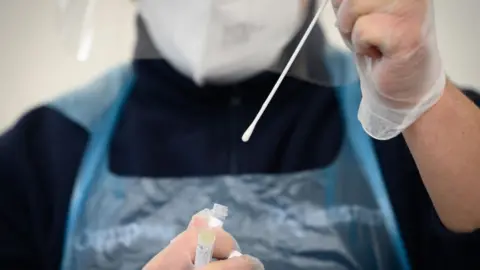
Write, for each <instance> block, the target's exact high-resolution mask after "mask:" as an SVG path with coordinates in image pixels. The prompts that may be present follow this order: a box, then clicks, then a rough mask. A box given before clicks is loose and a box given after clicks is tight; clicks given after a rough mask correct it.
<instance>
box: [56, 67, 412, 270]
mask: <svg viewBox="0 0 480 270" xmlns="http://www.w3.org/2000/svg"><path fill="white" fill-rule="evenodd" d="M118 78H120V79H118ZM110 79H111V80H120V81H116V82H114V83H112V84H105V85H110V87H117V86H118V85H121V89H110V90H112V91H115V90H118V95H116V98H115V99H114V100H113V102H111V104H110V106H109V107H108V109H107V110H106V111H104V112H103V113H102V115H101V116H100V117H99V118H98V121H96V123H95V125H93V127H92V130H91V140H90V143H89V145H88V147H87V150H86V155H85V157H84V159H83V162H82V165H81V167H80V171H79V174H78V176H77V180H76V183H75V186H74V191H73V195H72V199H71V203H70V211H69V215H68V220H67V227H66V234H65V243H64V252H63V260H62V269H63V270H77V269H82V270H83V269H112V270H113V269H115V270H122V269H125V270H127V269H128V270H131V269H141V268H142V266H143V265H144V264H145V263H147V262H148V261H149V260H150V259H151V258H152V257H153V256H154V255H155V254H156V253H158V252H159V251H160V250H162V249H163V248H164V247H166V246H167V245H168V244H169V242H170V240H171V239H173V238H174V237H175V235H177V234H178V233H180V232H181V231H183V230H184V229H185V228H186V226H187V224H188V222H189V220H190V218H191V215H192V214H194V213H196V212H197V211H199V210H201V209H203V208H206V207H210V206H211V205H212V203H214V202H218V203H221V204H224V205H227V206H228V207H229V212H230V216H229V217H228V219H227V223H226V225H225V227H226V229H227V230H228V231H229V232H230V233H232V234H233V235H234V236H235V238H236V239H237V241H238V243H239V244H240V246H241V247H242V250H243V252H245V253H248V254H251V255H253V256H255V257H258V258H260V259H261V260H262V262H263V263H264V264H265V267H266V269H267V270H268V269H272V270H273V269H274V270H283V269H285V270H300V269H302V270H307V269H367V270H374V269H382V270H384V269H388V270H393V269H410V268H409V264H408V260H407V255H406V252H405V249H404V246H403V242H402V239H401V237H400V233H399V229H398V226H397V223H396V220H395V217H394V214H393V211H392V208H391V205H390V202H389V199H388V194H387V192H386V188H385V186H384V183H383V179H382V174H381V172H380V168H379V165H378V163H377V160H376V157H375V153H374V150H373V147H372V142H371V140H370V139H369V138H368V137H367V135H366V134H365V133H364V132H363V130H362V128H361V126H360V124H359V122H358V120H357V117H356V114H357V110H358V106H359V103H360V91H359V89H358V84H353V85H350V86H346V87H341V88H338V89H337V92H338V97H339V99H340V100H341V106H342V111H343V114H344V123H345V126H346V130H347V132H346V134H347V135H346V136H347V138H346V139H345V140H344V144H343V146H342V148H341V152H340V153H339V155H338V158H337V159H336V161H335V162H334V163H333V164H332V165H331V166H330V167H328V168H323V169H317V170H311V171H303V172H298V173H291V174H285V175H268V174H258V175H240V176H231V175H227V176H217V177H192V178H182V179H179V178H159V179H153V178H144V177H124V176H118V175H115V174H113V173H112V172H110V171H109V170H108V162H109V160H108V154H107V153H108V148H109V141H110V139H111V137H112V133H113V131H114V128H115V126H116V123H117V120H118V118H119V113H120V111H121V109H122V105H123V104H124V102H125V100H126V99H127V97H128V96H129V92H130V90H131V88H132V85H133V83H134V76H133V75H132V74H131V72H127V73H125V75H122V76H120V77H119V76H118V74H117V76H111V77H110ZM239 140H240V138H239Z"/></svg>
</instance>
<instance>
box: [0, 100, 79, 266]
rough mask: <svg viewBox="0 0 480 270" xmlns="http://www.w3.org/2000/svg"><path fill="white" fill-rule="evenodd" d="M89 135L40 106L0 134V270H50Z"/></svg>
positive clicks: (58, 252)
mask: <svg viewBox="0 0 480 270" xmlns="http://www.w3.org/2000/svg"><path fill="white" fill-rule="evenodd" d="M87 139H88V135H87V133H86V131H85V130H83V129H82V128H81V127H80V126H79V125H77V124H75V123H74V122H72V121H70V120H69V119H68V118H66V117H64V116H63V115H62V114H61V113H59V112H57V111H55V110H52V109H49V108H46V107H41V108H38V109H35V110H33V111H31V112H29V113H28V114H26V115H25V116H24V117H23V118H22V119H20V120H19V121H18V122H17V124H16V125H15V126H14V127H13V128H12V129H10V130H9V131H7V132H6V133H5V134H3V135H1V136H0V269H55V268H58V264H59V261H60V258H61V250H62V245H63V234H64V225H65V219H66V213H67V212H68V205H69V201H70V194H71V190H72V188H73V183H74V180H75V176H76V173H77V169H78V165H79V163H80V160H81V156H82V154H83V151H84V147H85V144H86V141H87Z"/></svg>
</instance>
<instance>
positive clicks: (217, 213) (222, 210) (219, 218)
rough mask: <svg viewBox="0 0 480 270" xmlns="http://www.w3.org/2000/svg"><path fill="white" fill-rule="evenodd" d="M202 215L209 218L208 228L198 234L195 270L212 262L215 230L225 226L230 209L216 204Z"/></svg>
mask: <svg viewBox="0 0 480 270" xmlns="http://www.w3.org/2000/svg"><path fill="white" fill-rule="evenodd" d="M200 215H206V218H208V227H207V228H205V229H203V230H201V231H200V232H199V234H198V240H197V241H198V242H197V250H196V252H195V268H196V269H198V268H201V267H204V266H206V265H207V264H208V263H210V261H211V260H212V255H213V246H214V244H215V232H214V231H213V229H214V228H220V227H222V226H223V223H224V222H225V219H226V218H227V216H228V207H226V206H223V205H220V204H214V205H213V208H212V209H205V210H204V211H202V212H201V213H200Z"/></svg>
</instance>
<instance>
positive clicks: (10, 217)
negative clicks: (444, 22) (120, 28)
mask: <svg viewBox="0 0 480 270" xmlns="http://www.w3.org/2000/svg"><path fill="white" fill-rule="evenodd" d="M71 2H72V1H71ZM332 3H333V7H334V9H335V12H336V15H337V27H338V29H339V31H340V33H341V34H342V36H343V38H344V40H345V42H346V44H347V45H348V46H349V48H350V49H351V50H352V52H353V53H352V54H351V55H349V54H346V53H343V52H340V51H338V50H336V49H334V47H332V46H330V45H329V44H328V43H327V42H325V39H324V37H323V35H322V31H321V29H320V27H319V26H318V25H317V26H315V27H314V29H313V31H312V32H311V34H310V36H309V37H308V39H307V41H306V43H305V44H304V46H303V48H302V50H301V51H300V53H299V55H298V57H297V58H296V60H295V62H294V64H293V66H292V67H291V69H290V70H289V72H288V74H287V76H286V77H285V79H284V80H283V81H282V83H281V85H280V87H279V89H278V91H277V92H276V94H275V96H274V97H273V99H272V100H271V102H270V105H269V106H268V108H266V110H265V112H264V114H263V116H262V117H261V118H260V120H259V121H258V123H257V125H256V128H255V130H254V131H253V133H252V136H251V137H250V138H249V140H248V142H246V143H244V142H242V140H241V138H242V134H243V132H244V131H245V130H246V129H247V128H248V127H249V126H250V123H251V122H252V120H253V119H254V118H255V116H256V114H257V112H258V111H259V109H260V108H261V107H262V104H263V102H264V101H265V99H266V98H267V96H268V95H269V93H270V91H271V90H272V88H273V86H274V85H275V84H276V83H277V81H278V79H279V77H280V74H281V72H282V70H283V69H284V68H285V66H286V64H287V62H288V60H289V59H290V57H291V56H292V54H293V52H294V51H295V48H296V47H297V45H298V44H299V43H300V40H301V38H302V36H303V34H304V33H305V32H306V30H307V29H308V26H309V25H310V22H311V21H314V20H315V19H316V18H315V16H316V15H317V14H318V12H317V11H318V10H319V8H320V6H321V5H322V3H321V1H319V2H318V3H317V2H316V1H301V0H237V1H226V0H224V1H223V0H218V1H209V0H140V1H138V14H139V16H138V20H137V23H138V25H137V30H138V39H137V49H136V52H135V57H134V60H132V62H131V63H128V64H125V65H122V66H120V67H116V68H114V69H112V70H111V71H109V72H108V73H107V74H104V75H100V76H99V77H98V78H97V79H96V80H94V81H92V82H90V83H88V84H85V85H84V86H81V87H79V88H78V89H75V90H74V91H72V92H71V93H70V94H68V95H66V96H64V97H62V98H59V99H58V100H55V101H53V102H51V103H49V104H45V105H43V106H39V107H37V108H35V109H33V110H32V111H30V112H28V113H27V114H26V115H25V116H23V117H22V118H21V119H20V120H19V121H18V122H17V123H16V125H14V126H13V127H12V128H11V129H9V130H8V131H7V132H6V133H5V134H3V135H2V137H1V138H0V269H69V270H70V269H72V270H73V269H116V270H119V269H141V268H142V267H144V266H145V265H146V264H147V263H148V262H149V261H151V260H152V258H154V256H155V255H156V254H157V253H159V252H163V251H162V250H164V251H165V250H167V252H168V250H172V246H171V245H169V244H170V241H171V240H172V239H174V238H175V237H176V235H177V234H179V233H181V232H182V231H184V230H185V228H187V225H188V223H189V221H190V217H191V216H192V214H193V213H195V212H197V211H198V210H201V209H203V208H205V207H208V206H210V205H211V204H212V203H214V202H218V203H221V204H224V205H227V206H228V207H229V217H228V219H227V220H226V223H225V230H226V231H228V232H229V233H231V234H232V235H233V236H234V237H235V239H236V241H237V242H238V244H239V246H240V247H241V249H242V253H244V254H249V255H252V256H254V257H257V258H259V259H260V260H261V261H262V263H263V265H264V266H265V269H276V270H283V269H288V270H297V269H298V270H300V269H302V270H303V269H479V268H480V259H479V256H478V253H479V250H480V234H479V233H478V232H477V229H478V228H480V209H479V205H480V166H478V164H477V163H478V161H479V160H480V144H479V143H478V141H479V138H480V111H479V109H478V107H477V106H476V105H475V102H476V103H477V104H479V103H480V102H479V101H480V98H479V96H478V95H477V94H474V93H473V92H471V91H466V90H465V89H463V90H462V89H460V88H458V86H456V85H455V84H454V83H452V82H451V81H449V80H448V78H447V76H446V73H445V70H444V67H443V66H442V61H441V59H440V55H439V52H438V48H437V42H436V36H435V27H434V18H433V4H432V1H429V0H402V1H399V0H334V1H333V2H332ZM317 4H318V5H317ZM465 31H469V29H465ZM452 68H454V67H452ZM52 75H53V74H52ZM55 76H62V74H56V75H55ZM26 79H28V78H26ZM38 91H42V89H38ZM250 131H251V130H250ZM192 239H194V237H193V238H190V240H189V241H187V242H188V244H185V251H184V252H183V253H182V252H181V251H180V250H181V249H180V248H178V246H177V247H176V248H175V249H174V250H177V251H178V252H171V251H170V253H168V254H169V256H167V257H168V258H170V262H171V261H175V259H173V258H179V260H184V259H185V257H182V256H186V255H188V254H190V253H189V252H190V251H191V246H192V245H193V244H195V243H193V244H192V241H193V242H195V240H192ZM174 243H175V241H174V242H173V243H172V244H174ZM160 254H162V253H160ZM163 254H165V253H163ZM175 254H176V256H178V257H174V256H175ZM160 257H162V256H160ZM156 258H157V259H158V257H156ZM163 258H165V257H163ZM187 259H188V260H189V261H190V262H191V258H187ZM240 260H242V259H240ZM227 261H228V260H227ZM152 262H155V259H153V261H152ZM163 262H164V263H165V261H163ZM172 263H173V262H172ZM167 264H168V263H167ZM159 269H179V268H176V266H175V265H173V264H168V265H165V264H164V266H163V267H160V268H159ZM224 269H227V268H224ZM235 269H236V268H235ZM238 269H242V267H239V268H238ZM245 269H248V266H246V267H245Z"/></svg>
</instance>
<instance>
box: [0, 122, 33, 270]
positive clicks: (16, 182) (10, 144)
mask: <svg viewBox="0 0 480 270" xmlns="http://www.w3.org/2000/svg"><path fill="white" fill-rule="evenodd" d="M27 118H28V117H27ZM28 122H29V121H28V119H25V118H24V119H22V120H20V121H19V122H18V123H17V124H16V126H15V127H14V128H12V129H11V130H9V131H7V132H6V133H5V134H3V135H2V136H1V137H0V268H1V269H20V268H22V269H24V268H25V269H26V268H32V269H33V268H34V267H35V265H34V264H32V263H34V261H35V259H34V257H35V255H34V246H33V231H32V230H31V228H30V226H29V225H30V224H32V220H31V219H30V215H29V212H30V211H31V209H29V207H28V205H29V204H30V200H31V196H30V194H29V189H30V188H31V186H30V185H29V183H35V180H34V179H35V171H34V168H33V166H32V164H31V162H30V159H31V157H30V156H29V152H28V144H29V142H28V136H27V134H26V133H27V129H28V125H29V123H28Z"/></svg>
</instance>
